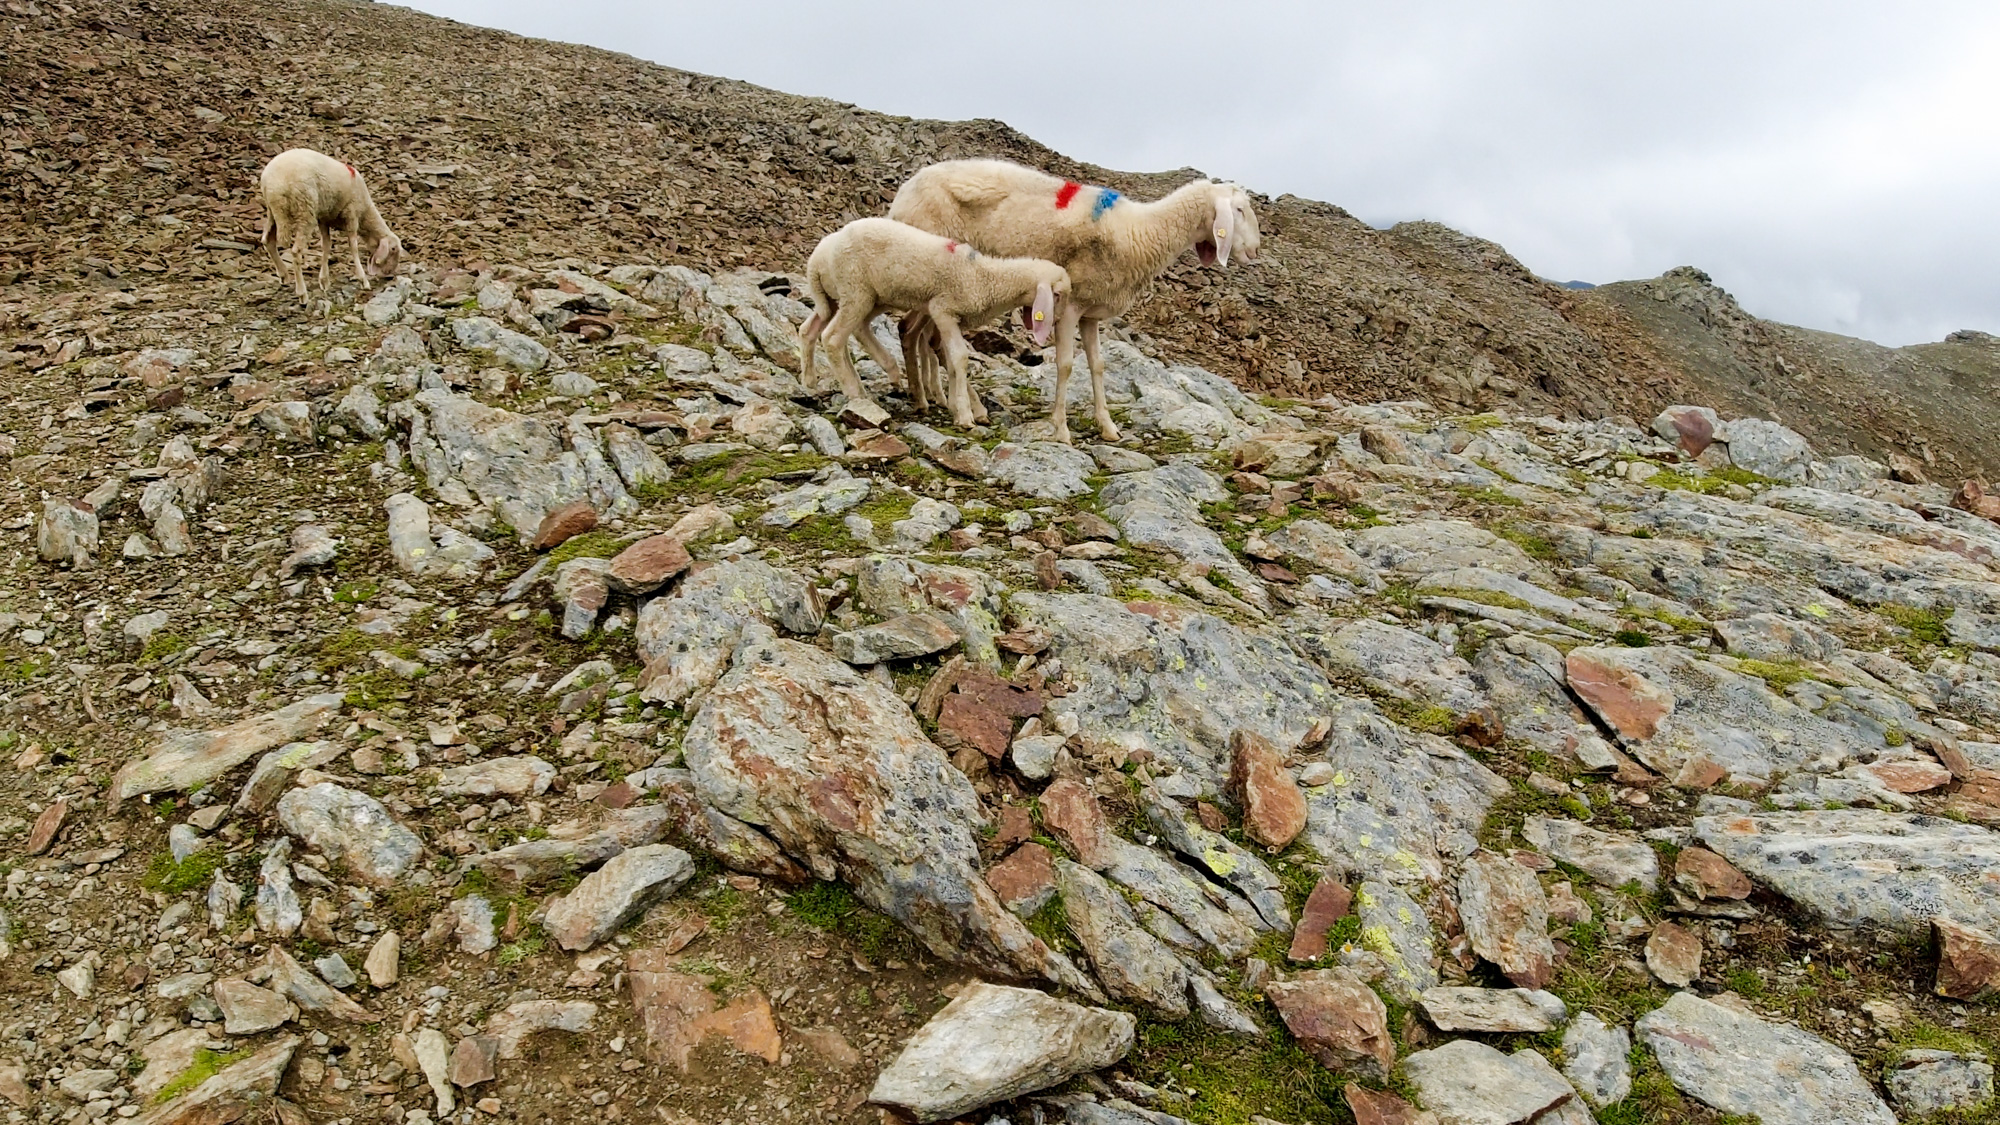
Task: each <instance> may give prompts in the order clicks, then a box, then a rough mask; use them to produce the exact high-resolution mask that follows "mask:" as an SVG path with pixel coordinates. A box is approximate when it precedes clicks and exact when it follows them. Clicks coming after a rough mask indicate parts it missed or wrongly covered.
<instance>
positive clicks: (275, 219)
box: [258, 148, 403, 300]
mask: <svg viewBox="0 0 2000 1125" xmlns="http://www.w3.org/2000/svg"><path fill="white" fill-rule="evenodd" d="M258 184H259V186H260V187H261V189H262V193H263V205H264V231H263V235H262V239H261V241H262V242H263V245H264V251H265V253H267V254H269V255H270V256H271V264H272V266H273V267H275V268H276V269H277V271H278V277H279V278H280V279H283V277H284V276H285V265H284V262H283V261H282V260H280V258H279V257H278V252H279V250H280V249H282V248H283V247H284V246H286V245H290V246H291V247H292V272H293V276H294V278H295V279H296V282H297V284H296V286H295V289H296V291H297V293H298V296H299V299H300V300H304V299H305V296H306V236H307V234H308V233H309V232H317V233H318V235H319V244H320V264H319V288H320V292H321V293H324V292H326V287H327V274H328V272H329V267H330V266H331V264H332V261H333V251H332V248H331V246H330V244H329V237H328V236H329V235H330V234H331V232H333V231H335V230H340V231H344V232H345V233H346V234H347V243H348V248H349V249H350V250H351V251H352V252H353V254H354V279H355V280H356V281H358V282H360V283H361V286H362V288H363V289H366V288H367V287H368V284H369V270H370V269H372V270H373V271H374V272H376V273H378V274H380V275H381V276H383V277H387V276H389V275H391V274H394V273H395V272H396V266H397V264H398V263H399V262H400V261H401V260H402V255H403V241H402V239H400V238H397V237H396V234H395V232H394V231H391V230H390V229H389V224H388V223H385V222H383V221H382V212H380V211H378V210H376V209H375V201H374V200H373V199H372V198H370V197H369V195H368V184H367V183H366V182H365V181H363V180H362V178H361V173H359V172H357V171H355V170H354V165H352V164H346V163H342V162H341V161H338V160H335V159H334V158H333V157H331V156H328V155H326V154H325V153H323V152H314V151H313V150H312V149H309V148H294V149H288V150H286V151H284V152H281V153H279V154H278V155H276V156H274V157H272V158H271V160H270V163H268V164H266V165H264V171H263V172H262V173H260V174H259V175H258ZM364 242H365V243H366V244H367V247H368V267H367V268H364V267H363V266H362V264H361V248H362V244H363V243H364Z"/></svg>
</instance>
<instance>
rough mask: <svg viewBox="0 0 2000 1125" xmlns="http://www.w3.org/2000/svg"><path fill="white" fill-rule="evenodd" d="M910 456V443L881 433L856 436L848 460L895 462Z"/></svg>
mask: <svg viewBox="0 0 2000 1125" xmlns="http://www.w3.org/2000/svg"><path fill="white" fill-rule="evenodd" d="M909 455H910V444H909V443H908V442H906V441H904V440H903V439H902V438H899V437H897V436H896V435H894V434H885V433H882V432H880V431H875V432H873V433H860V434H856V435H854V440H852V441H850V442H849V443H848V447H847V459H848V460H850V461H894V460H897V459H899V458H903V457H908V456H909Z"/></svg>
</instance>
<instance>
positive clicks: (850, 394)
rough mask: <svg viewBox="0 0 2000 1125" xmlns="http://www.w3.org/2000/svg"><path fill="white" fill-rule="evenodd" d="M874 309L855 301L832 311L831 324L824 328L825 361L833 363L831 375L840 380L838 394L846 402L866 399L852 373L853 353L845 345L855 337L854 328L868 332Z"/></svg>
mask: <svg viewBox="0 0 2000 1125" xmlns="http://www.w3.org/2000/svg"><path fill="white" fill-rule="evenodd" d="M874 315H875V310H874V309H872V308H869V307H868V306H866V305H864V304H862V303H860V302H858V301H855V302H849V303H848V304H845V305H842V306H840V307H839V308H837V309H835V310H834V313H833V321H832V322H831V323H830V324H828V325H827V328H826V335H825V337H824V342H825V344H826V358H827V360H828V361H829V362H831V363H832V364H833V374H834V376H835V377H836V378H838V379H839V380H840V389H841V392H842V393H844V394H845V395H847V400H848V401H849V402H865V401H867V399H868V396H867V395H866V394H863V393H862V391H861V376H859V375H857V374H855V371H854V353H853V352H850V351H848V350H847V342H848V341H849V340H851V339H853V337H854V332H855V330H856V329H860V330H862V331H864V332H865V331H867V328H868V318H869V317H872V316H874Z"/></svg>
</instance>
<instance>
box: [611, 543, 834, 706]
mask: <svg viewBox="0 0 2000 1125" xmlns="http://www.w3.org/2000/svg"><path fill="white" fill-rule="evenodd" d="M822 614H823V611H822V608H821V606H820V604H819V598H818V595H817V594H816V593H815V592H814V590H813V587H812V584H811V583H809V582H807V581H806V580H805V579H804V578H803V577H801V576H799V575H798V574H795V573H793V572H791V571H788V570H779V569H777V568H775V567H773V566H771V565H769V564H767V563H763V562H758V561H754V560H744V561H735V562H725V563H718V564H716V565H714V566H709V567H705V568H702V569H700V570H699V571H697V572H696V573H693V574H690V575H688V576H687V577H686V578H685V579H683V580H682V581H681V583H680V586H679V587H678V588H677V589H675V591H674V592H673V593H672V594H671V595H670V596H663V597H656V598H652V599H650V600H648V601H647V602H646V603H645V604H644V605H643V606H641V607H640V609H639V622H638V625H637V627H636V628H635V629H634V630H633V632H634V637H635V639H636V640H637V641H638V644H639V655H640V657H641V658H642V659H643V660H645V661H646V669H645V671H644V672H643V673H642V674H641V675H640V677H639V689H640V695H641V696H642V697H643V698H644V699H646V700H647V701H649V702H655V703H679V702H681V701H682V700H684V699H686V698H687V697H688V696H689V695H692V694H693V693H694V692H695V691H697V690H699V689H701V688H704V687H707V686H708V685H710V684H712V683H714V682H715V680H716V678H717V677H718V676H720V675H722V672H723V670H724V669H725V668H727V667H728V666H729V659H730V654H731V653H732V652H733V651H734V650H735V649H736V646H737V644H738V642H740V641H741V640H742V639H743V637H744V634H745V630H746V629H750V628H755V627H764V628H781V629H784V630H786V631H788V632H792V633H802V634H813V633H817V632H819V628H820V624H821V621H822Z"/></svg>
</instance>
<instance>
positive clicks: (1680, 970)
mask: <svg viewBox="0 0 2000 1125" xmlns="http://www.w3.org/2000/svg"><path fill="white" fill-rule="evenodd" d="M1646 967H1647V968H1648V969H1651V970H1652V971H1653V975H1654V976H1656V977H1658V978H1660V980H1661V981H1662V982H1664V983H1666V984H1668V985H1671V986H1672V987H1674V988H1686V987H1687V986H1688V985H1690V984H1692V983H1694V979H1695V978H1696V977H1698V976H1700V975H1701V939H1700V938H1698V937H1696V936H1695V934H1694V931H1693V930H1690V929H1688V928H1687V927H1686V926H1679V925H1675V924H1674V923H1672V922H1661V923H1660V924H1659V925H1657V926H1655V927H1653V936H1652V937H1649V938H1647V939H1646Z"/></svg>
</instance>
